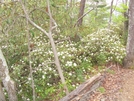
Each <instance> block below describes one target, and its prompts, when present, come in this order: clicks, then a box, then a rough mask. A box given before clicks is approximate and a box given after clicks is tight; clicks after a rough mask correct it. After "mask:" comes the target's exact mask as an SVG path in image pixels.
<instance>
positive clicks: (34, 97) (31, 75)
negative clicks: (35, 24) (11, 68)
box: [27, 20, 36, 101]
mask: <svg viewBox="0 0 134 101" xmlns="http://www.w3.org/2000/svg"><path fill="white" fill-rule="evenodd" d="M27 41H28V58H29V68H30V78H31V87H32V90H33V101H36V94H35V85H34V78H33V69H32V63H31V61H32V59H31V48H30V34H29V23H28V20H27Z"/></svg>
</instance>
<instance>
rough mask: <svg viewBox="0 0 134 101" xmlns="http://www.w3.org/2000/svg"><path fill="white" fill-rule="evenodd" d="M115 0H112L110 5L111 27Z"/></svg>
mask: <svg viewBox="0 0 134 101" xmlns="http://www.w3.org/2000/svg"><path fill="white" fill-rule="evenodd" d="M113 2H114V0H112V1H111V6H110V17H109V27H110V24H111V21H112V14H113Z"/></svg>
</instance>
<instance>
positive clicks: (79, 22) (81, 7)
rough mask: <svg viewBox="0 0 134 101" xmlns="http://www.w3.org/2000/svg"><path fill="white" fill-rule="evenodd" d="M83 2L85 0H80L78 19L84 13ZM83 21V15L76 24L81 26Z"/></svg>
mask: <svg viewBox="0 0 134 101" xmlns="http://www.w3.org/2000/svg"><path fill="white" fill-rule="evenodd" d="M85 2H86V0H81V2H80V10H79V15H78V19H79V18H81V16H82V15H83V14H84V8H85ZM82 22H83V17H82V18H81V19H80V20H79V21H78V22H77V26H78V27H79V26H81V25H82Z"/></svg>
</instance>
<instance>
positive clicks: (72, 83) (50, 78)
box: [4, 29, 125, 101]
mask: <svg viewBox="0 0 134 101" xmlns="http://www.w3.org/2000/svg"><path fill="white" fill-rule="evenodd" d="M59 37H60V38H64V36H59ZM32 41H33V44H34V48H33V50H32V51H31V57H32V61H31V63H32V68H33V76H34V82H35V90H36V94H37V100H44V99H46V100H58V99H59V98H61V97H62V96H63V95H64V89H63V85H62V84H61V82H60V77H59V74H58V71H57V69H56V66H55V64H54V55H53V52H52V49H51V46H50V42H49V41H48V40H46V37H45V36H44V35H43V34H40V35H38V36H36V37H34V38H33V40H32ZM15 45H17V44H15ZM23 45H24V46H25V47H26V45H27V44H22V46H23ZM18 46H19V45H18ZM56 46H57V51H58V56H59V59H60V63H61V67H62V70H63V73H64V76H65V79H66V83H67V85H68V87H69V90H73V89H74V88H76V87H77V86H78V85H79V84H80V83H81V82H83V81H84V80H85V79H88V78H89V77H90V74H91V73H92V72H94V70H95V69H94V68H93V65H96V64H97V65H103V64H105V63H106V62H109V61H114V62H118V63H121V61H122V59H123V57H124V55H125V47H124V46H123V45H122V44H121V42H120V38H119V34H116V33H115V32H114V31H113V30H108V29H101V30H98V31H97V32H95V33H92V34H89V35H87V36H86V37H84V38H82V39H81V42H77V43H75V42H70V41H64V42H59V43H57V44H56ZM18 48H19V47H18ZM4 49H5V50H6V48H4ZM8 49H9V48H8ZM10 49H11V48H10ZM11 50H12V49H11ZM14 50H15V49H14ZM17 52H18V54H19V52H20V51H17ZM10 54H12V55H13V54H15V53H13V51H11V53H10ZM16 59H18V60H17V63H14V64H12V66H11V69H12V73H11V74H12V76H13V78H14V79H15V81H16V82H17V86H18V96H19V100H27V101H30V100H32V89H31V78H30V76H29V64H28V53H27V51H23V55H20V56H19V58H16ZM9 60H11V59H9ZM54 95H57V96H55V97H54ZM52 96H53V97H52Z"/></svg>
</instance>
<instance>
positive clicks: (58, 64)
mask: <svg viewBox="0 0 134 101" xmlns="http://www.w3.org/2000/svg"><path fill="white" fill-rule="evenodd" d="M20 3H21V6H22V9H23V11H24V13H25V17H26V19H27V20H28V21H29V22H30V24H32V25H33V26H34V27H36V28H37V29H39V30H40V31H42V32H43V33H44V34H45V35H46V36H47V37H48V38H49V39H50V42H51V46H52V50H53V53H54V58H55V64H56V66H57V69H58V72H59V75H60V78H61V81H62V84H63V85H64V89H65V91H66V94H68V92H69V91H68V88H67V86H66V82H65V78H64V76H63V72H62V69H61V66H60V62H59V59H58V54H57V50H56V46H55V43H54V40H53V37H52V30H53V29H54V28H56V27H57V24H56V22H55V21H54V20H53V18H52V15H51V11H50V7H49V0H47V3H48V11H49V17H50V28H49V33H48V32H46V30H44V29H43V28H41V27H40V26H38V25H37V24H35V23H34V22H33V21H32V20H31V19H30V17H29V15H28V13H27V11H26V9H25V6H24V4H23V2H22V0H20ZM53 23H54V25H55V26H52V25H53Z"/></svg>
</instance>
